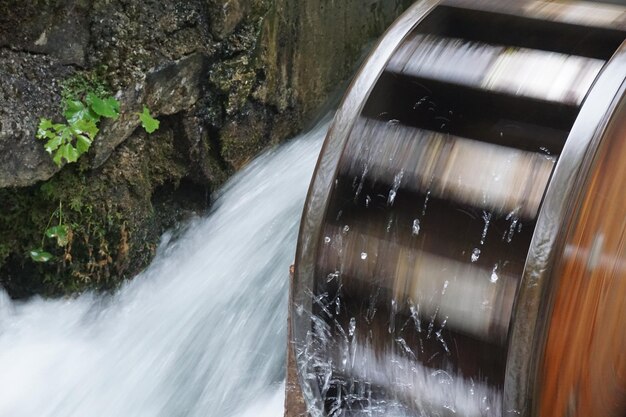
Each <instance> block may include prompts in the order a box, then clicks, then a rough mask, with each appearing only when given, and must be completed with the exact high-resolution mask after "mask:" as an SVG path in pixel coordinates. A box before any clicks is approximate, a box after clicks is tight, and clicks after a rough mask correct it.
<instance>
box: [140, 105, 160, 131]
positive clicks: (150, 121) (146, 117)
mask: <svg viewBox="0 0 626 417" xmlns="http://www.w3.org/2000/svg"><path fill="white" fill-rule="evenodd" d="M137 114H138V115H139V120H141V127H143V128H144V130H145V131H146V132H148V133H153V132H154V131H155V130H157V129H158V128H159V126H160V125H161V122H159V121H158V120H157V119H155V118H154V117H152V116H151V115H150V110H149V109H148V108H147V107H146V106H143V111H142V112H141V113H137Z"/></svg>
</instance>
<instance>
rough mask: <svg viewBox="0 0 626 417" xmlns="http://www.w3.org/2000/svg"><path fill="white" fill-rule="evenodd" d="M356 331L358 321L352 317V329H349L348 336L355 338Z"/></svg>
mask: <svg viewBox="0 0 626 417" xmlns="http://www.w3.org/2000/svg"><path fill="white" fill-rule="evenodd" d="M355 330H356V319H355V318H354V317H352V318H351V319H350V327H349V328H348V334H349V335H350V337H352V336H354V331H355Z"/></svg>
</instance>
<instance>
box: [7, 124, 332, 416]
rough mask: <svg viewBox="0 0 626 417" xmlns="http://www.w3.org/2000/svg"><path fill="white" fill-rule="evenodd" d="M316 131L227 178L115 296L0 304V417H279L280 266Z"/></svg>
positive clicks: (289, 253) (319, 132) (291, 243)
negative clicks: (198, 214) (204, 211)
mask: <svg viewBox="0 0 626 417" xmlns="http://www.w3.org/2000/svg"><path fill="white" fill-rule="evenodd" d="M326 127H327V126H326V125H324V124H323V125H321V126H319V127H317V128H316V129H315V130H313V131H312V132H311V133H309V134H306V135H303V137H301V138H300V139H299V140H297V141H295V142H293V143H291V144H289V145H287V146H284V147H281V148H280V149H278V150H275V151H272V152H270V153H269V154H266V155H264V156H262V157H261V158H260V159H258V160H256V161H255V162H254V163H252V164H251V165H250V166H249V167H248V168H246V169H245V170H244V172H242V173H240V174H238V175H237V176H236V177H235V178H234V179H233V180H232V181H231V182H229V184H228V185H227V186H226V187H225V189H224V190H223V191H222V192H221V194H220V196H219V198H218V199H217V201H216V202H215V206H214V209H213V212H212V213H211V214H210V215H209V216H208V217H206V218H204V219H197V220H194V221H192V222H191V224H189V225H188V226H187V227H186V230H185V231H184V233H183V234H182V235H181V237H180V238H178V239H175V240H173V239H172V240H171V236H172V235H171V233H167V234H166V235H165V236H164V237H163V242H162V244H161V247H160V249H159V253H158V255H157V257H156V259H155V261H154V263H153V264H152V265H151V266H150V267H149V268H148V269H147V270H146V271H145V272H144V273H142V274H141V275H140V276H138V277H136V278H135V279H134V280H133V281H132V282H130V283H129V284H127V285H125V286H124V288H122V289H121V291H120V292H119V293H118V294H116V295H114V296H112V297H100V296H96V295H90V294H87V295H83V296H81V297H79V298H77V299H74V300H56V301H52V300H40V299H35V300H31V301H29V302H27V303H18V302H11V301H10V300H9V299H8V298H7V297H6V295H5V294H4V293H0V369H1V372H0V416H1V417H17V416H19V417H85V416H90V417H120V416H124V417H173V416H185V417H192V416H198V417H200V416H202V417H206V416H214V417H230V416H241V417H252V416H254V417H270V416H271V417H278V416H280V415H282V412H283V400H282V399H283V396H284V394H283V384H282V381H283V379H284V362H285V348H286V344H285V341H286V326H285V323H286V317H287V304H286V303H287V283H288V279H287V278H288V268H289V265H290V264H291V262H292V260H293V256H294V248H295V239H296V231H297V227H298V224H299V220H300V214H301V210H302V205H303V201H304V197H305V193H306V188H307V185H308V183H309V180H310V176H311V172H312V171H313V166H314V163H315V159H316V157H317V154H318V151H319V147H320V145H321V140H322V138H323V136H324V134H325V133H326Z"/></svg>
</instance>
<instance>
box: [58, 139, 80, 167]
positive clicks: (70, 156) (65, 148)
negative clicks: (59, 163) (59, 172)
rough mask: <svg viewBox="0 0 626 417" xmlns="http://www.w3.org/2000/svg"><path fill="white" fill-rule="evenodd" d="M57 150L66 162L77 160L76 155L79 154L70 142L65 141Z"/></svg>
mask: <svg viewBox="0 0 626 417" xmlns="http://www.w3.org/2000/svg"><path fill="white" fill-rule="evenodd" d="M58 152H60V153H61V156H62V157H63V158H65V160H66V161H67V162H76V161H77V160H78V157H79V156H80V155H79V154H78V151H77V150H76V148H75V147H73V146H72V144H71V143H66V144H65V145H62V146H61V147H60V148H59V151H58Z"/></svg>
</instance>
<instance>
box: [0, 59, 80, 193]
mask: <svg viewBox="0 0 626 417" xmlns="http://www.w3.org/2000/svg"><path fill="white" fill-rule="evenodd" d="M70 73H71V69H68V68H67V67H64V66H62V65H61V64H60V63H59V61H57V60H55V59H53V58H51V57H48V56H45V55H38V54H29V53H27V52H14V51H10V50H6V49H0V188H2V187H8V186H25V185H29V184H33V183H35V182H37V181H40V180H44V179H47V178H50V177H51V176H52V175H53V174H55V173H56V172H57V171H58V168H57V167H56V166H55V165H54V163H52V159H51V158H50V155H48V154H47V153H46V152H45V151H44V149H43V146H42V143H41V142H40V141H37V140H36V139H35V133H36V130H37V125H38V124H39V119H40V118H41V117H49V118H59V117H60V114H59V113H60V109H59V103H60V96H59V90H60V89H59V81H60V80H61V79H63V78H64V77H66V76H67V75H69V74H70Z"/></svg>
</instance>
